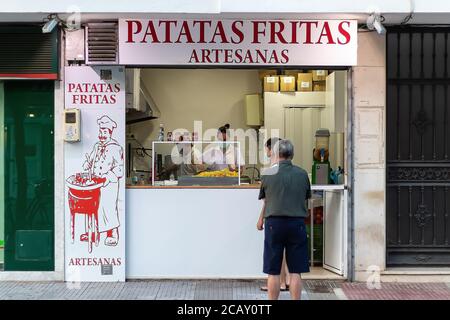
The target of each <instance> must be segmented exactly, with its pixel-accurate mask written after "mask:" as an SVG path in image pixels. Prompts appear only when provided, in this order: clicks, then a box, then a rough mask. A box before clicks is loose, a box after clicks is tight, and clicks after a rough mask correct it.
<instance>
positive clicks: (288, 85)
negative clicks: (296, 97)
mask: <svg viewBox="0 0 450 320" xmlns="http://www.w3.org/2000/svg"><path fill="white" fill-rule="evenodd" d="M280 91H283V92H286V91H287V92H290V91H295V77H293V76H280Z"/></svg>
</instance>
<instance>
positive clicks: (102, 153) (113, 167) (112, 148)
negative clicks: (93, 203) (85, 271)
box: [80, 116, 124, 246]
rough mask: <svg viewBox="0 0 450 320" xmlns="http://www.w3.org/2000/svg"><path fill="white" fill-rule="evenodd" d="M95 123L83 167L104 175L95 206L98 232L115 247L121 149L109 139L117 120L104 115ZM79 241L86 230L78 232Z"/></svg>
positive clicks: (106, 243)
mask: <svg viewBox="0 0 450 320" xmlns="http://www.w3.org/2000/svg"><path fill="white" fill-rule="evenodd" d="M97 124H98V126H99V132H98V142H97V143H96V144H95V145H94V147H93V149H92V152H91V154H90V155H86V158H87V159H86V161H85V163H84V164H83V168H84V170H89V171H90V172H91V173H92V174H93V175H94V176H97V177H101V178H105V179H106V180H105V182H104V184H103V187H102V188H101V194H100V203H99V207H98V231H99V232H106V239H105V245H107V246H116V245H117V243H118V241H119V226H120V221H119V212H118V210H117V200H118V196H119V179H120V178H122V176H123V158H124V157H123V148H122V147H121V146H120V145H119V143H118V142H117V141H116V140H115V139H113V138H112V133H113V130H114V129H115V128H116V127H117V123H116V122H115V121H114V120H112V119H111V118H110V117H108V116H102V117H101V118H100V119H98V120H97ZM80 240H81V241H87V240H88V238H87V233H85V234H82V235H81V239H80Z"/></svg>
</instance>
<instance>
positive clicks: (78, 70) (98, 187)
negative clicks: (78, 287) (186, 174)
mask: <svg viewBox="0 0 450 320" xmlns="http://www.w3.org/2000/svg"><path fill="white" fill-rule="evenodd" d="M65 108H66V109H73V108H77V109H80V112H81V141H80V142H73V143H66V144H65V148H64V159H65V169H64V171H65V173H64V174H65V179H66V188H65V253H66V254H65V272H66V275H65V279H66V281H125V212H124V210H125V173H124V160H125V150H124V145H125V70H124V68H123V67H95V68H91V67H66V69H65Z"/></svg>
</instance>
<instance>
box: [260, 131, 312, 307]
mask: <svg viewBox="0 0 450 320" xmlns="http://www.w3.org/2000/svg"><path fill="white" fill-rule="evenodd" d="M293 156H294V146H293V145H292V143H291V142H290V141H289V140H280V141H278V142H277V143H275V145H274V146H273V148H272V155H271V163H272V166H271V167H270V168H269V169H267V170H265V171H264V172H263V175H262V184H261V189H260V193H259V199H264V206H263V209H262V211H261V215H260V217H259V220H258V224H257V228H258V229H259V230H263V229H264V230H265V231H264V267H263V269H264V270H263V272H264V273H266V274H268V281H267V285H268V295H269V299H270V300H276V299H278V296H279V294H280V272H281V267H282V262H283V251H284V250H285V251H286V263H287V267H288V270H289V273H290V285H289V291H290V294H291V299H293V300H300V298H301V291H302V283H301V274H302V273H305V272H309V258H308V241H307V236H306V229H305V222H304V218H305V217H307V210H306V201H307V199H309V198H310V197H311V186H310V183H309V178H308V174H307V173H306V171H305V170H303V169H301V168H300V167H297V166H295V165H293V164H292V161H291V160H292V158H293ZM263 225H264V227H263Z"/></svg>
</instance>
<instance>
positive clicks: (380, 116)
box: [352, 32, 386, 281]
mask: <svg viewBox="0 0 450 320" xmlns="http://www.w3.org/2000/svg"><path fill="white" fill-rule="evenodd" d="M385 61H386V57H385V37H384V36H380V35H378V34H377V33H374V32H370V33H359V34H358V66H356V67H354V68H353V69H352V71H353V102H354V103H353V105H354V179H355V181H354V189H353V197H354V224H355V226H354V227H355V237H354V242H355V251H354V255H355V280H357V281H364V280H366V279H367V277H369V276H370V275H371V273H369V272H367V271H368V270H370V269H372V268H373V266H374V267H378V268H379V269H380V271H383V270H384V269H385V265H386V262H385V255H386V239H385V238H386V236H385V233H386V232H385V231H386V217H385V156H384V155H385V108H386V81H385V78H386V71H385Z"/></svg>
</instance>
